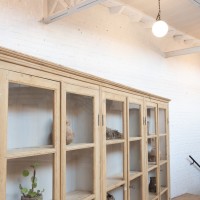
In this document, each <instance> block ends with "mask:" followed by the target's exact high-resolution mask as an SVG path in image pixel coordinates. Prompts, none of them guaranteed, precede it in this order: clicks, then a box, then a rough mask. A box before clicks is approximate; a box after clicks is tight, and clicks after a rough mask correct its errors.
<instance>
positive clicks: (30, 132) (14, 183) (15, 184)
mask: <svg viewBox="0 0 200 200" xmlns="http://www.w3.org/2000/svg"><path fill="white" fill-rule="evenodd" d="M0 85H1V88H0V89H1V93H2V94H3V95H2V96H1V103H3V104H1V106H2V105H4V109H3V110H1V111H2V112H1V118H4V119H7V121H6V123H2V122H1V127H3V129H2V131H3V134H1V141H3V143H2V145H1V149H0V153H1V155H2V157H1V159H0V165H1V166H2V167H3V170H4V171H3V173H2V171H1V172H0V176H1V182H0V183H1V198H3V199H6V200H13V199H20V196H21V194H20V191H19V184H20V183H21V181H23V180H22V171H23V170H24V169H27V168H30V165H33V164H34V163H39V167H38V169H37V172H38V174H39V175H40V178H39V179H38V186H40V187H42V188H44V189H45V191H46V192H44V194H43V197H44V198H45V199H59V198H60V196H59V193H56V192H54V191H56V189H59V188H60V186H59V185H60V184H59V176H60V172H59V166H60V164H59V156H60V139H59V138H60V137H59V132H60V129H59V123H60V120H59V117H58V116H59V106H60V104H59V87H60V84H59V83H58V82H55V81H50V80H47V79H42V78H37V77H32V76H29V75H25V74H23V75H22V74H19V73H15V72H9V71H7V72H3V73H2V79H1V83H0ZM3 122H5V120H4V121H3ZM44 171H45V172H44ZM43 172H44V173H43ZM27 184H28V183H27V181H23V185H24V186H25V187H28V186H27ZM29 184H30V183H29Z"/></svg>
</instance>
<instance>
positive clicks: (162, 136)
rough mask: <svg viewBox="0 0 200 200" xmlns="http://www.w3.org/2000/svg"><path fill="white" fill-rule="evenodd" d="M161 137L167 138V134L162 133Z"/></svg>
mask: <svg viewBox="0 0 200 200" xmlns="http://www.w3.org/2000/svg"><path fill="white" fill-rule="evenodd" d="M159 136H160V137H164V136H167V134H166V133H160V134H159Z"/></svg>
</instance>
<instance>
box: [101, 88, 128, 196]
mask: <svg viewBox="0 0 200 200" xmlns="http://www.w3.org/2000/svg"><path fill="white" fill-rule="evenodd" d="M102 101H103V105H102V106H103V111H102V127H103V137H102V139H103V147H102V153H103V160H102V167H103V168H102V169H103V172H102V174H103V184H102V187H103V200H106V199H107V195H113V197H114V198H116V199H120V200H126V198H127V197H126V196H127V195H126V174H127V170H126V167H127V164H126V162H127V158H126V138H127V137H126V97H124V96H122V95H118V94H112V93H109V92H103V93H102Z"/></svg>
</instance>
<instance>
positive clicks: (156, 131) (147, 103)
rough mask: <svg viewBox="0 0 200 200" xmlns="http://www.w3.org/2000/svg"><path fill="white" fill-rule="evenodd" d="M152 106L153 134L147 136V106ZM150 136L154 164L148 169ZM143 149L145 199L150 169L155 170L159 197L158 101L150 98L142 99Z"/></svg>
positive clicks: (147, 192) (147, 193)
mask: <svg viewBox="0 0 200 200" xmlns="http://www.w3.org/2000/svg"><path fill="white" fill-rule="evenodd" d="M148 106H150V107H153V108H155V134H153V135H152V136H149V135H148V133H147V107H148ZM150 138H155V139H156V165H155V166H154V167H153V169H151V168H150V170H149V166H148V148H147V144H148V139H150ZM144 140H145V142H144V145H145V146H144V151H145V153H144V154H145V166H146V167H145V168H146V169H145V171H146V174H145V180H144V181H145V185H146V186H145V188H146V189H145V190H146V192H145V194H146V197H145V199H149V189H148V186H149V183H148V173H149V172H150V171H153V170H156V180H157V182H156V197H157V198H159V194H160V193H159V160H158V156H159V152H158V147H159V146H158V103H157V102H155V101H152V100H151V99H145V100H144Z"/></svg>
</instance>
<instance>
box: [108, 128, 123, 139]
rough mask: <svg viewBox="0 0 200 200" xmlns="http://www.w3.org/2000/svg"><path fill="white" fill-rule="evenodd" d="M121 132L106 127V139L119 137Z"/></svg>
mask: <svg viewBox="0 0 200 200" xmlns="http://www.w3.org/2000/svg"><path fill="white" fill-rule="evenodd" d="M121 138H122V133H120V132H119V131H118V130H113V129H111V128H108V127H106V139H107V140H112V139H121Z"/></svg>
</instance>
